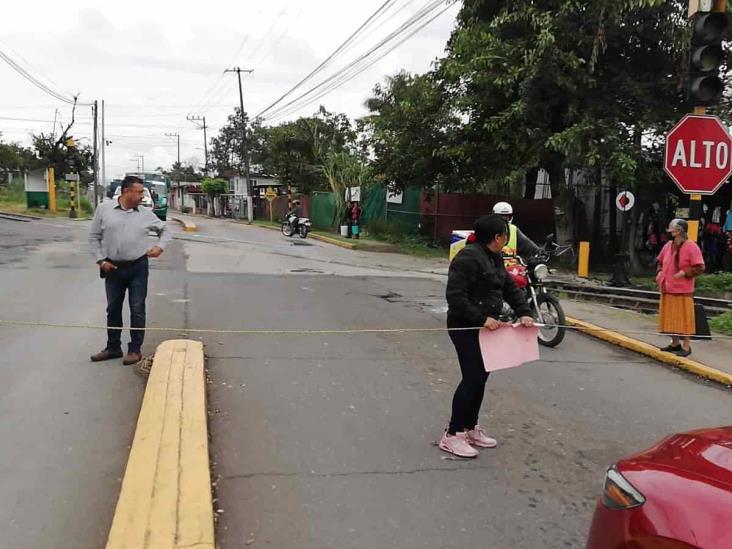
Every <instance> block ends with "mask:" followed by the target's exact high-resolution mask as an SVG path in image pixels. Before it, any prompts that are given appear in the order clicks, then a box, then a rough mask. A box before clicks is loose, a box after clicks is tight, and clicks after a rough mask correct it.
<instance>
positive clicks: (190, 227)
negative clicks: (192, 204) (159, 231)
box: [170, 217, 198, 233]
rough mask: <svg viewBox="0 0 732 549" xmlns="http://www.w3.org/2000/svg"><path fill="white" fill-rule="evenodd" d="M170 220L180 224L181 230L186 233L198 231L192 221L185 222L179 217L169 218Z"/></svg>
mask: <svg viewBox="0 0 732 549" xmlns="http://www.w3.org/2000/svg"><path fill="white" fill-rule="evenodd" d="M170 219H172V220H173V221H175V222H177V223H180V224H181V225H182V226H183V230H184V231H185V232H187V233H195V232H196V231H197V230H198V227H197V226H196V224H195V223H193V222H192V221H186V220H184V219H181V218H180V217H171V218H170Z"/></svg>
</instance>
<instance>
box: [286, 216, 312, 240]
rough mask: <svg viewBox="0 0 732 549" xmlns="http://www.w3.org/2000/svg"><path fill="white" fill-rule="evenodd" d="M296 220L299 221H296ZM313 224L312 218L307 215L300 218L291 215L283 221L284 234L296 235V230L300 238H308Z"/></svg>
mask: <svg viewBox="0 0 732 549" xmlns="http://www.w3.org/2000/svg"><path fill="white" fill-rule="evenodd" d="M296 221H297V223H295V222H296ZM312 225H313V224H312V223H311V222H310V219H309V218H307V217H299V218H298V217H296V216H294V215H291V216H289V217H288V218H287V219H286V220H285V221H284V222H283V223H282V234H283V235H285V236H294V234H295V232H297V234H299V235H300V238H307V237H308V233H309V232H310V227H312Z"/></svg>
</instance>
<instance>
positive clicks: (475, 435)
mask: <svg viewBox="0 0 732 549" xmlns="http://www.w3.org/2000/svg"><path fill="white" fill-rule="evenodd" d="M465 436H466V438H467V440H468V442H469V443H470V444H472V445H473V446H479V447H480V448H495V447H496V446H498V441H497V440H496V439H495V438H491V437H489V436H487V435H486V434H485V432H484V431H483V429H481V428H480V427H479V426H478V425H476V426H475V428H474V429H470V430H467V431H465Z"/></svg>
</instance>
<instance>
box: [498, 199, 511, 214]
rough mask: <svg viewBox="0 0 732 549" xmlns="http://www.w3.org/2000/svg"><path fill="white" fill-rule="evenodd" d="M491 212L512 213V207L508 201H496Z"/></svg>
mask: <svg viewBox="0 0 732 549" xmlns="http://www.w3.org/2000/svg"><path fill="white" fill-rule="evenodd" d="M493 213H494V214H498V215H513V208H512V207H511V204H509V203H508V202H496V205H495V206H493Z"/></svg>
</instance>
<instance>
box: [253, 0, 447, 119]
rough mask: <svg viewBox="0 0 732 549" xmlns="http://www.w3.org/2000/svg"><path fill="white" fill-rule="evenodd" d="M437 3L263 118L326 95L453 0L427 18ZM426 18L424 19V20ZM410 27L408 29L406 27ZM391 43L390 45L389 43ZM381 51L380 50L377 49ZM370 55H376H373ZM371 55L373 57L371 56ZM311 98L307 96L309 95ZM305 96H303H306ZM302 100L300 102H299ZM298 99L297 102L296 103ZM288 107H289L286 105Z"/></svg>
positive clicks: (439, 0)
mask: <svg viewBox="0 0 732 549" xmlns="http://www.w3.org/2000/svg"><path fill="white" fill-rule="evenodd" d="M440 4H442V0H433V1H432V2H431V3H430V4H428V5H427V6H425V7H423V8H422V9H421V10H420V11H418V12H417V13H416V14H415V15H413V16H412V17H410V18H409V19H408V20H407V21H406V22H404V23H403V24H402V25H400V26H399V27H398V28H397V29H396V30H395V31H393V32H392V33H390V34H389V35H388V36H386V37H385V38H384V39H382V40H381V41H380V42H378V43H377V44H376V45H375V46H373V47H372V48H371V49H369V50H368V51H367V52H365V53H364V54H362V55H360V56H359V57H358V58H356V59H355V60H353V61H351V62H350V63H349V64H348V65H346V66H345V67H343V68H342V69H340V70H339V71H338V72H336V73H334V74H333V75H331V76H330V77H328V78H326V79H325V80H323V81H322V82H320V83H319V84H317V85H315V86H313V87H312V88H310V89H309V90H307V91H306V92H304V93H303V94H301V95H299V96H298V97H296V98H295V99H293V100H291V101H289V102H288V103H286V104H285V105H283V106H281V107H280V108H279V109H276V110H275V112H274V113H271V114H270V115H269V116H266V117H265V118H266V119H267V120H270V121H272V120H274V119H278V118H282V117H284V116H287V115H288V114H291V113H293V112H296V111H297V110H299V109H301V108H303V107H305V106H306V105H308V104H310V103H313V102H314V101H317V100H318V99H320V98H321V97H323V96H325V95H327V94H328V93H330V92H332V91H333V90H335V89H337V88H339V87H340V86H342V85H344V84H346V83H347V82H349V81H350V80H352V79H353V78H355V77H356V76H358V75H359V74H361V73H362V72H364V71H365V70H367V69H368V68H370V67H371V66H373V65H374V64H375V63H377V62H378V61H379V60H381V59H383V58H384V57H385V56H386V55H388V54H389V53H391V52H392V51H394V50H395V49H396V48H397V47H399V46H400V45H401V44H403V43H404V42H405V41H406V40H408V39H409V38H411V37H412V36H414V35H415V34H416V33H417V32H419V31H420V30H422V29H423V28H424V27H426V26H427V25H429V24H430V23H432V21H434V20H435V19H437V18H438V17H439V16H441V15H442V14H443V13H445V12H446V11H447V10H448V9H450V8H451V7H452V5H453V4H454V2H450V3H449V4H448V5H447V6H446V7H445V8H443V9H441V10H439V11H438V13H437V14H435V15H433V16H432V17H430V15H431V14H432V12H434V11H435V10H436V9H437V8H439V6H440ZM425 19H426V21H425ZM415 26H416V28H414V29H411V27H415ZM410 29H411V30H410ZM404 33H407V34H406V35H405V36H403V37H402V35H403V34H404ZM395 40H396V42H395V43H393V44H391V43H392V42H394V41H395ZM384 48H386V49H384ZM380 50H382V51H380ZM374 54H376V55H375V56H374ZM372 56H373V57H372ZM311 95H312V97H308V96H311ZM306 98H307V99H306ZM303 99H305V100H304V101H302V100H303ZM298 101H300V103H299V104H297V103H298ZM288 107H289V108H288Z"/></svg>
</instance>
